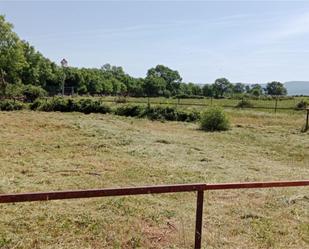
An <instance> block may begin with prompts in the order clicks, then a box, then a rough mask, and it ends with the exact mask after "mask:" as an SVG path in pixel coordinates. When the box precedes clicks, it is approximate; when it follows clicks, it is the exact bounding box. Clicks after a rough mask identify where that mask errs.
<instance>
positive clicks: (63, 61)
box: [60, 58, 69, 67]
mask: <svg viewBox="0 0 309 249" xmlns="http://www.w3.org/2000/svg"><path fill="white" fill-rule="evenodd" d="M60 63H61V66H62V67H68V66H69V65H68V61H67V60H66V59H64V58H63V59H62V60H61V61H60Z"/></svg>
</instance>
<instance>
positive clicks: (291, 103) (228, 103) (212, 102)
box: [100, 96, 309, 110]
mask: <svg viewBox="0 0 309 249" xmlns="http://www.w3.org/2000/svg"><path fill="white" fill-rule="evenodd" d="M100 99H102V100H103V101H108V102H117V101H119V98H117V97H112V96H106V97H103V98H101V97H100ZM244 99H246V98H244ZM120 100H122V101H123V100H125V101H127V102H128V103H147V102H148V98H134V97H126V98H120ZM247 100H248V101H249V102H250V103H251V104H252V106H253V107H255V108H266V109H273V110H274V109H275V107H276V99H275V98H273V99H272V98H269V99H263V98H260V99H250V98H249V99H247ZM302 100H303V101H307V102H308V101H309V97H291V98H285V99H279V100H278V101H277V108H289V109H294V108H295V107H296V105H297V103H299V102H300V101H302ZM240 101H241V99H237V98H234V99H233V98H224V99H215V98H204V99H175V98H163V97H152V98H149V102H150V103H152V104H166V105H177V104H179V105H184V106H186V105H202V106H221V107H236V106H237V105H238V104H239V102H240Z"/></svg>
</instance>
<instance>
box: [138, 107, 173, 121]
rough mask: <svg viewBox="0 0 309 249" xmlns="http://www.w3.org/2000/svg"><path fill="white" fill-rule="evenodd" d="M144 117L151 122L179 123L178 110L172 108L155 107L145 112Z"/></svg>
mask: <svg viewBox="0 0 309 249" xmlns="http://www.w3.org/2000/svg"><path fill="white" fill-rule="evenodd" d="M144 116H147V117H148V118H149V119H151V120H168V121H177V116H178V115H177V110H176V108H175V107H171V106H165V107H164V106H154V107H148V108H147V109H146V110H145V113H144Z"/></svg>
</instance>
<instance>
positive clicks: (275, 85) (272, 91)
mask: <svg viewBox="0 0 309 249" xmlns="http://www.w3.org/2000/svg"><path fill="white" fill-rule="evenodd" d="M265 92H266V93H267V94H268V95H272V96H280V95H287V90H286V88H285V87H284V85H283V84H282V83H280V82H278V81H273V82H270V83H267V85H266V88H265Z"/></svg>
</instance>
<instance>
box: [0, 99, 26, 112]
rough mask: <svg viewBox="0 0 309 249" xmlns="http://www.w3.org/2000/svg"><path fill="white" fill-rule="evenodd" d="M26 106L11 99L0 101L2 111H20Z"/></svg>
mask: <svg viewBox="0 0 309 249" xmlns="http://www.w3.org/2000/svg"><path fill="white" fill-rule="evenodd" d="M24 107H25V105H24V104H23V103H22V102H20V101H15V100H11V99H6V100H1V101H0V111H18V110H21V109H24Z"/></svg>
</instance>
